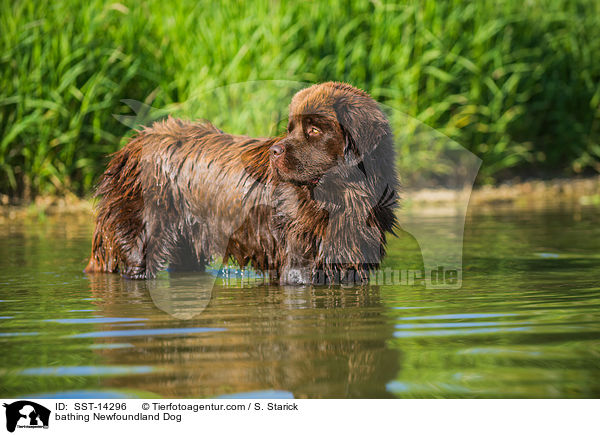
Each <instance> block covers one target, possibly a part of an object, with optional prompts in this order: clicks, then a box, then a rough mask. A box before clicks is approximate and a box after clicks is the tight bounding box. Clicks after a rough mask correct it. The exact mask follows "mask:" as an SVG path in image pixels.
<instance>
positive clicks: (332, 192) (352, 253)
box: [85, 82, 398, 284]
mask: <svg viewBox="0 0 600 435" xmlns="http://www.w3.org/2000/svg"><path fill="white" fill-rule="evenodd" d="M307 116H308V117H314V116H318V117H321V118H319V119H321V120H322V121H323V122H324V124H323V125H324V129H326V130H327V140H326V141H325V140H324V141H323V143H322V144H321V143H319V142H315V143H308V142H306V141H305V140H304V139H303V138H302V137H301V134H300V135H299V136H294V134H296V133H294V134H292V133H293V132H288V133H287V134H285V135H282V136H280V137H275V138H262V139H255V138H249V137H245V136H234V135H229V134H226V133H224V132H222V131H220V130H219V129H217V128H216V127H214V126H213V125H211V124H210V123H193V122H188V121H183V120H178V119H172V118H169V119H167V120H164V121H162V122H157V123H155V124H154V125H153V126H152V127H151V128H146V129H144V130H142V131H140V132H139V133H138V134H137V136H136V137H135V138H134V139H132V140H131V141H130V142H129V143H128V144H127V145H126V146H125V147H124V148H123V149H121V150H120V151H118V152H117V153H115V154H114V155H113V157H112V159H111V161H110V163H109V165H108V167H107V169H106V171H105V173H104V175H103V176H102V178H101V180H100V183H99V185H98V188H97V192H96V195H97V196H98V197H99V198H100V200H99V203H98V207H97V218H96V229H95V232H94V237H93V242H92V255H91V258H90V261H89V264H88V266H87V267H86V269H85V271H86V272H120V273H121V274H122V275H123V276H126V277H129V278H136V279H143V278H152V277H154V276H156V273H157V272H159V271H160V270H163V269H164V268H166V267H167V265H169V267H170V269H171V270H203V269H204V266H205V264H206V263H207V262H208V261H210V260H212V259H213V258H214V257H219V256H224V257H225V258H224V260H225V261H226V260H227V258H233V259H234V260H235V261H236V262H237V263H238V264H239V265H240V266H241V267H245V266H247V265H252V266H253V267H254V268H256V269H258V270H261V271H268V272H269V273H270V274H271V278H273V279H274V280H277V281H279V282H281V283H289V284H307V283H310V282H314V283H324V282H334V281H337V280H340V281H341V282H346V281H361V282H363V281H365V280H366V279H367V277H368V271H369V270H370V269H373V268H376V267H378V266H379V262H380V260H381V258H382V257H383V255H384V253H385V243H386V232H390V231H392V230H393V227H394V225H395V223H396V221H395V217H394V209H395V207H396V203H397V196H396V191H397V188H398V182H397V176H396V172H395V168H394V152H393V146H392V133H391V130H390V127H389V123H388V121H387V119H386V118H385V116H384V114H383V113H382V112H381V111H380V109H379V108H378V107H377V105H376V103H375V102H374V101H373V100H372V99H371V98H370V97H369V96H368V95H367V94H366V93H364V92H363V91H360V90H358V89H356V88H353V87H351V86H350V85H346V84H341V83H333V82H330V83H324V84H321V85H315V86H312V87H310V88H307V89H304V90H302V91H300V92H299V93H298V94H296V95H295V96H294V98H293V100H292V103H291V104H290V120H296V121H297V122H304V121H302V120H304V119H306V117H307ZM294 131H296V130H294ZM305 142H306V143H305ZM274 144H282V145H283V146H284V147H285V149H286V153H285V159H282V160H281V161H279V162H274V159H273V157H272V156H271V152H270V148H271V147H272V146H273V145H274ZM277 168H280V169H281V171H280V170H277ZM307 177H308V178H311V179H312V178H315V177H316V178H317V179H318V182H316V183H315V182H308V181H307ZM348 271H352V272H354V273H353V274H352V273H351V274H348Z"/></svg>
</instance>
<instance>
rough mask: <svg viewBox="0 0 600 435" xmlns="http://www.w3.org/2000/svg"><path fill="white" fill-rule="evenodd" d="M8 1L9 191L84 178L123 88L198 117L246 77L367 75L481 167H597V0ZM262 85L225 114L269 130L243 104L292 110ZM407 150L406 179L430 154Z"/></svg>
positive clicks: (366, 83) (354, 79) (384, 95)
mask: <svg viewBox="0 0 600 435" xmlns="http://www.w3.org/2000/svg"><path fill="white" fill-rule="evenodd" d="M0 4H1V8H0V14H1V15H0V41H1V42H0V48H1V49H0V192H2V193H5V194H8V195H10V196H15V197H22V198H25V199H28V198H32V197H34V196H35V195H39V194H62V193H66V192H75V193H77V194H79V195H85V194H87V193H88V192H89V191H90V190H91V188H92V187H93V185H94V183H95V181H96V180H97V177H98V176H99V174H100V173H101V171H102V169H103V166H104V165H105V163H106V155H107V154H108V153H110V152H113V151H115V150H116V149H118V148H119V146H121V145H122V143H123V142H124V136H126V135H127V134H130V130H129V129H128V128H127V127H126V126H125V125H123V124H122V123H120V122H119V121H118V120H117V119H115V118H114V117H113V116H112V115H113V114H123V115H128V114H129V115H131V114H133V113H132V112H131V109H130V108H129V107H128V106H127V105H126V104H123V103H122V102H121V101H120V100H122V99H132V100H139V101H142V102H146V103H147V104H151V105H152V106H153V107H156V108H161V109H167V110H169V111H171V112H174V113H177V114H183V115H189V116H191V117H195V116H197V115H198V114H199V113H198V112H196V111H194V110H193V107H197V106H198V105H200V106H202V105H203V104H204V105H210V104H211V103H212V102H213V101H212V98H214V94H211V92H209V91H210V90H211V89H215V88H218V87H220V86H224V85H230V84H232V83H239V82H247V81H253V80H281V79H285V80H291V81H300V82H309V83H314V82H322V81H327V80H338V81H346V82H349V83H351V84H353V85H355V86H358V87H361V88H363V89H365V90H367V91H368V92H370V93H371V95H372V96H373V97H375V98H376V99H377V100H378V101H380V102H381V103H383V104H385V105H387V106H389V107H392V108H394V109H396V110H397V112H398V113H405V114H406V115H408V116H409V117H413V118H414V119H416V120H418V121H419V122H420V123H423V124H424V125H427V126H430V127H432V128H434V129H436V130H438V131H439V132H441V133H443V134H445V135H447V136H448V137H449V138H451V139H453V140H455V141H456V142H458V143H459V144H461V145H462V146H464V147H466V148H467V149H469V150H471V151H472V152H474V153H475V154H476V155H477V156H479V157H480V158H481V159H483V165H482V167H481V170H480V174H479V178H478V182H479V183H495V182H498V181H501V180H505V179H509V178H512V177H517V176H518V177H521V178H525V177H548V176H564V175H577V174H590V173H596V172H599V171H600V160H599V159H600V59H599V56H598V55H599V54H600V2H598V1H597V0H579V1H568V0H548V1H538V0H532V1H523V0H506V1H491V2H488V1H478V2H473V3H471V2H463V1H450V0H437V1H430V0H425V1H419V2H400V3H394V4H392V3H387V2H385V1H383V0H382V1H371V2H367V1H364V2H363V1H344V2H342V1H338V2H333V3H318V2H287V1H255V2H248V3H247V4H238V2H234V1H232V2H224V3H223V4H221V5H217V4H216V3H213V2H209V1H196V0H186V1H179V2H176V3H173V4H172V3H171V2H165V1H158V0H149V1H143V2H142V1H123V2H118V3H111V2H101V1H77V0H61V1H54V2H38V1H33V0H26V1H15V0H0ZM260 89H261V88H260V87H259V88H258V90H257V92H261V90H260ZM269 89H271V88H270V87H269V86H267V87H264V90H263V91H262V92H264V95H258V94H256V95H254V96H253V97H252V98H249V99H248V101H249V102H245V103H244V105H243V108H242V106H240V107H234V108H232V109H231V110H232V111H231V113H222V115H223V116H224V119H225V118H227V117H229V121H227V120H226V121H225V122H222V123H220V124H219V126H220V127H222V128H228V129H229V131H231V132H234V133H249V134H250V133H253V134H254V133H256V132H258V134H270V133H273V132H272V131H270V129H269V128H267V127H265V126H261V125H258V124H256V125H253V124H252V123H253V119H255V118H253V117H252V116H247V115H244V113H242V112H245V113H246V114H247V113H254V112H259V111H261V110H264V104H265V101H274V103H276V104H277V106H278V107H279V111H280V112H281V113H282V114H285V111H286V107H285V105H286V104H287V101H285V102H283V103H282V100H280V99H277V98H278V97H279V96H277V95H271V94H269V92H271V91H270V90H269ZM188 102H193V104H191V105H190V104H187V103H188ZM201 115H203V114H201ZM256 119H258V118H256ZM396 121H397V120H396ZM258 122H259V121H258V120H257V121H255V123H258ZM275 123H276V124H277V120H275ZM402 125H403V123H402V122H401V121H397V122H396V123H395V125H394V128H395V129H396V130H398V129H402ZM397 133H400V134H402V132H398V131H397ZM399 146H400V147H401V145H399ZM402 151H403V150H402V149H400V152H399V153H398V159H399V161H398V165H399V167H400V170H401V171H402V173H403V174H404V175H405V176H406V177H411V174H418V173H419V171H421V170H422V169H423V168H425V167H429V166H430V165H431V160H432V159H434V160H435V156H431V155H430V153H418V152H402ZM404 151H406V150H404Z"/></svg>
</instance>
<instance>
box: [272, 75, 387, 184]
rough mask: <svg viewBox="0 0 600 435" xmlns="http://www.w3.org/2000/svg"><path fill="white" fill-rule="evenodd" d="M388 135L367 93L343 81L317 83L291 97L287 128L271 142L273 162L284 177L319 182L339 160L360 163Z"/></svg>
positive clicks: (347, 162)
mask: <svg viewBox="0 0 600 435" xmlns="http://www.w3.org/2000/svg"><path fill="white" fill-rule="evenodd" d="M389 137H391V131H390V126H389V123H388V121H387V119H386V117H385V115H384V114H383V112H382V111H381V110H380V109H379V107H378V106H377V103H376V102H375V101H374V100H373V99H372V98H371V97H370V96H369V95H368V94H367V93H365V92H363V91H361V90H359V89H356V88H354V87H352V86H350V85H347V84H344V83H336V82H328V83H323V84H319V85H314V86H311V87H309V88H306V89H303V90H301V91H300V92H298V93H297V94H296V95H295V96H294V98H293V99H292V102H291V104H290V113H289V121H288V128H287V133H286V134H285V136H283V137H282V138H281V140H279V141H277V142H276V143H275V144H274V145H273V146H271V148H270V152H271V167H272V168H273V171H274V172H275V173H276V174H277V175H278V177H279V178H280V179H281V180H283V181H289V182H293V183H297V184H302V185H315V184H317V183H318V182H319V180H320V179H321V177H322V176H323V175H324V174H325V173H326V172H327V171H329V170H331V169H332V168H334V167H335V166H337V165H341V164H346V165H356V164H359V163H360V162H361V161H362V159H363V157H364V155H365V154H367V153H370V152H372V151H373V150H374V149H375V148H376V147H377V145H378V144H379V143H381V141H383V140H386V139H387V138H389Z"/></svg>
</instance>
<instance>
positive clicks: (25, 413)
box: [4, 400, 50, 432]
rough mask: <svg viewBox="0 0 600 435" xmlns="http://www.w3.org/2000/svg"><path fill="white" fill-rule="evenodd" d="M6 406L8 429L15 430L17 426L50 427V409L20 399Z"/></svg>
mask: <svg viewBox="0 0 600 435" xmlns="http://www.w3.org/2000/svg"><path fill="white" fill-rule="evenodd" d="M4 407H5V408H6V430H8V431H9V432H14V431H15V428H17V427H18V428H27V429H42V428H43V429H48V422H49V421H50V410H49V409H48V408H45V407H43V406H42V405H38V404H37V403H35V402H31V401H29V400H19V401H17V402H13V403H11V404H6V403H5V404H4Z"/></svg>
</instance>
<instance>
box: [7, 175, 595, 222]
mask: <svg viewBox="0 0 600 435" xmlns="http://www.w3.org/2000/svg"><path fill="white" fill-rule="evenodd" d="M468 195H469V192H465V191H460V190H452V189H421V190H418V191H405V192H403V193H402V197H403V198H404V209H408V210H414V211H415V212H424V213H428V214H429V213H433V214H445V213H446V212H448V213H450V210H455V209H456V206H457V205H460V204H464V203H465V200H466V199H467V198H466V197H467V196H468ZM468 199H469V207H470V208H471V209H473V207H478V208H480V209H481V208H483V209H488V208H494V207H499V206H509V207H516V208H525V207H527V208H532V207H534V208H540V207H546V206H548V205H552V204H557V203H561V204H572V205H599V206H600V176H595V177H589V178H581V179H554V180H532V181H526V182H507V183H502V184H499V185H497V186H481V187H478V188H476V189H474V190H473V191H472V192H470V198H468ZM93 209H94V206H93V200H91V199H89V198H79V197H77V196H75V195H73V194H69V195H65V196H63V197H39V198H37V199H36V200H35V201H34V202H32V203H29V204H9V199H8V197H7V196H6V195H0V222H1V221H3V220H6V219H23V218H44V217H45V216H50V215H62V214H82V215H86V214H87V215H90V216H91V215H92V214H93Z"/></svg>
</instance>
